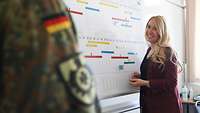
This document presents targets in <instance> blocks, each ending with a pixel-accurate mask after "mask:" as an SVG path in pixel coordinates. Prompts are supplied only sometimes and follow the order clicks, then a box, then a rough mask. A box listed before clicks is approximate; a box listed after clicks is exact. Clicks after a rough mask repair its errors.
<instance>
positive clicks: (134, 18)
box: [131, 17, 141, 20]
mask: <svg viewBox="0 0 200 113" xmlns="http://www.w3.org/2000/svg"><path fill="white" fill-rule="evenodd" d="M131 19H133V20H141V19H140V18H136V17H131Z"/></svg>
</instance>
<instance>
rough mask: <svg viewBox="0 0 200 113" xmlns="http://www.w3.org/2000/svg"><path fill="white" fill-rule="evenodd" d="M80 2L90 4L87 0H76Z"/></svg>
mask: <svg viewBox="0 0 200 113" xmlns="http://www.w3.org/2000/svg"><path fill="white" fill-rule="evenodd" d="M76 1H77V2H78V3H81V4H88V2H87V1H85V0H76Z"/></svg>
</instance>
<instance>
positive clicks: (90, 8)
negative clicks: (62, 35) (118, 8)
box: [85, 7, 100, 12]
mask: <svg viewBox="0 0 200 113" xmlns="http://www.w3.org/2000/svg"><path fill="white" fill-rule="evenodd" d="M85 9H87V10H91V11H97V12H100V10H99V9H96V8H92V7H85Z"/></svg>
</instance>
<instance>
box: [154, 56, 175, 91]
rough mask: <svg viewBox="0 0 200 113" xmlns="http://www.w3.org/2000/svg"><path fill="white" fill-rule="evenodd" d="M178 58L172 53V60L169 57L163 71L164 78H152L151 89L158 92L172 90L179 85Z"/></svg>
mask: <svg viewBox="0 0 200 113" xmlns="http://www.w3.org/2000/svg"><path fill="white" fill-rule="evenodd" d="M176 62H177V59H176V57H175V55H172V60H170V59H167V61H166V62H165V66H164V70H163V72H162V76H164V78H162V79H151V80H150V89H152V90H156V92H171V91H174V88H175V87H176V86H177V65H176Z"/></svg>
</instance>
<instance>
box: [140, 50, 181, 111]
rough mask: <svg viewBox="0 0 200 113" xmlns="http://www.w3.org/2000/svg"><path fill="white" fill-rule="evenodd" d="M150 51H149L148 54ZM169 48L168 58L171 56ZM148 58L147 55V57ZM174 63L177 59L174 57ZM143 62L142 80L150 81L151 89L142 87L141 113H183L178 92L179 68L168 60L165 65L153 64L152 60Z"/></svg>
mask: <svg viewBox="0 0 200 113" xmlns="http://www.w3.org/2000/svg"><path fill="white" fill-rule="evenodd" d="M149 50H150V49H148V51H147V53H148V52H149ZM170 51H171V49H170V48H167V51H166V54H167V57H168V56H170V55H169V54H171V52H170ZM145 56H146V55H145ZM172 59H173V61H174V62H176V57H175V55H173V58H172ZM144 60H146V63H144V61H143V64H142V65H143V66H144V65H145V67H146V68H145V69H141V71H145V73H144V72H141V74H143V75H141V76H145V77H143V78H142V79H146V80H149V81H150V88H148V87H141V90H140V105H141V113H183V109H182V102H181V99H180V96H179V93H178V90H177V66H176V65H175V64H174V63H173V62H172V61H170V60H169V58H167V60H166V61H165V63H164V64H165V65H164V66H161V65H160V64H158V63H155V62H152V61H151V60H150V59H146V57H145V58H144Z"/></svg>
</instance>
